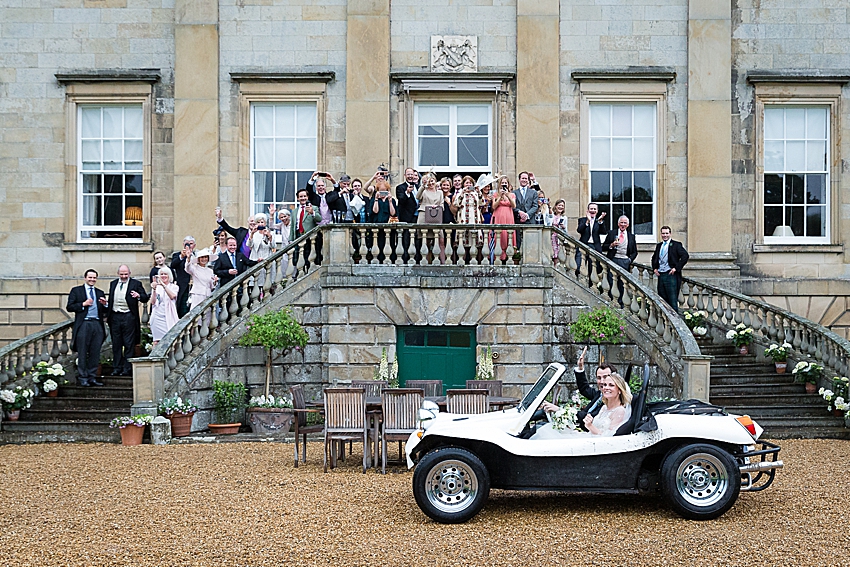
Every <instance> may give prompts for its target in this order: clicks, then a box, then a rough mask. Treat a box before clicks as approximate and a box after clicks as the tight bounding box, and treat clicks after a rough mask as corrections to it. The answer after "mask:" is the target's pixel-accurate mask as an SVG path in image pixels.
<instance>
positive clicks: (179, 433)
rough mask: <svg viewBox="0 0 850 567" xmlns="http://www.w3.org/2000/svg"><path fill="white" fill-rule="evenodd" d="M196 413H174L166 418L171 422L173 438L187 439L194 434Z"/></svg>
mask: <svg viewBox="0 0 850 567" xmlns="http://www.w3.org/2000/svg"><path fill="white" fill-rule="evenodd" d="M194 416H195V414H194V413H172V414H171V415H168V416H166V417H167V418H168V419H169V420H170V421H171V436H172V437H185V436H187V435H189V434H190V433H191V432H192V418H193V417H194Z"/></svg>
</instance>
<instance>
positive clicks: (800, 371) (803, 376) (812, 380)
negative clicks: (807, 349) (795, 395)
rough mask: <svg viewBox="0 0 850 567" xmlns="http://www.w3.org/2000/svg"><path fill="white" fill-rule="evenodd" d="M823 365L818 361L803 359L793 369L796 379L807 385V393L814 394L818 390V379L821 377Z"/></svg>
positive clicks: (792, 372)
mask: <svg viewBox="0 0 850 567" xmlns="http://www.w3.org/2000/svg"><path fill="white" fill-rule="evenodd" d="M821 372H823V366H821V365H820V364H817V363H816V362H808V361H805V360H801V361H800V362H798V363H797V366H795V367H794V370H792V371H791V374H793V375H794V381H795V382H797V383H800V384H805V385H806V393H807V394H814V393H815V392H816V391H817V383H818V379H820V376H821Z"/></svg>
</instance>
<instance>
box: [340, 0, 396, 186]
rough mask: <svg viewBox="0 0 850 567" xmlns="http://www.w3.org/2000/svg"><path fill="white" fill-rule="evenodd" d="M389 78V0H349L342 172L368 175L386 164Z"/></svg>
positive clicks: (388, 140)
mask: <svg viewBox="0 0 850 567" xmlns="http://www.w3.org/2000/svg"><path fill="white" fill-rule="evenodd" d="M389 77H390V2H389V0H349V2H348V37H347V39H346V74H345V160H346V161H345V170H346V171H349V172H358V171H359V172H362V174H363V175H366V177H369V176H370V175H371V174H372V173H374V172H375V168H376V167H377V166H378V165H379V164H380V163H381V162H384V163H387V164H389V162H390V79H389ZM352 175H353V174H352Z"/></svg>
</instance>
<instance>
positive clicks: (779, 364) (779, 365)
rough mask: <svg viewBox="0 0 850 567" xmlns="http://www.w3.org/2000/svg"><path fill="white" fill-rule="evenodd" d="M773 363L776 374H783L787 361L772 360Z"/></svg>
mask: <svg viewBox="0 0 850 567" xmlns="http://www.w3.org/2000/svg"><path fill="white" fill-rule="evenodd" d="M773 364H774V365H775V366H776V373H777V374H785V369H787V368H788V363H787V362H774V363H773Z"/></svg>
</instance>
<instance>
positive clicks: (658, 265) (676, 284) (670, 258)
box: [652, 226, 689, 313]
mask: <svg viewBox="0 0 850 567" xmlns="http://www.w3.org/2000/svg"><path fill="white" fill-rule="evenodd" d="M672 234H673V231H672V230H671V229H670V227H669V226H662V227H661V242H659V243H658V244H656V245H655V252H654V253H653V254H652V270H653V271H654V272H655V275H656V277H657V278H658V295H660V296H661V297H662V298H663V299H664V301H666V302H667V303H669V304H670V307H672V308H673V311H675V312H676V313H678V312H679V289H680V288H681V287H682V268H684V267H685V264H687V263H688V258H689V256H688V251H687V250H685V247H684V246H682V243H681V242H679V241H678V240H673V239H672V238H670V236H671V235H672Z"/></svg>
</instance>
